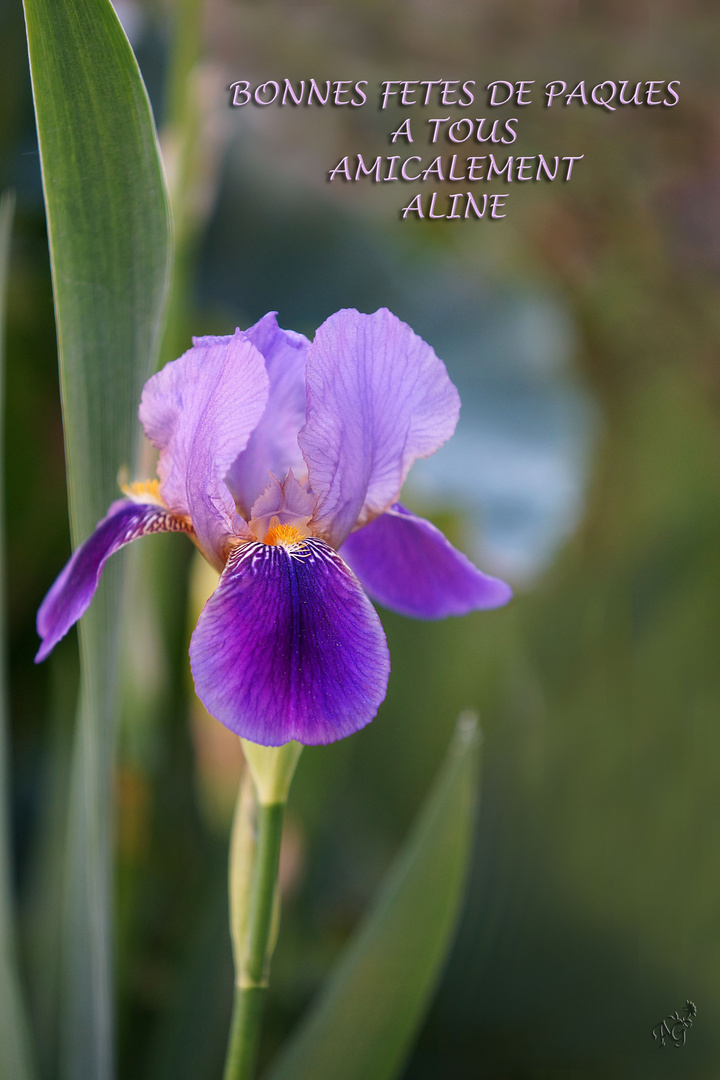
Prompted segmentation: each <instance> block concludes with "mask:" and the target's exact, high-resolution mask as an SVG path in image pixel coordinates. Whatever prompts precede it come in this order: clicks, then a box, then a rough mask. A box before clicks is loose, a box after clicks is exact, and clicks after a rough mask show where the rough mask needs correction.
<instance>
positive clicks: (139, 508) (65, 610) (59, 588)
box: [35, 499, 191, 663]
mask: <svg viewBox="0 0 720 1080" xmlns="http://www.w3.org/2000/svg"><path fill="white" fill-rule="evenodd" d="M190 531H191V530H190V527H189V525H187V524H186V523H185V522H183V521H181V520H180V519H179V518H176V517H174V516H173V515H172V514H171V513H169V512H168V511H167V510H166V509H165V508H164V507H162V506H158V505H157V504H155V503H152V504H151V503H136V502H128V501H125V500H122V499H121V500H119V501H118V502H115V503H113V505H112V506H111V507H110V510H109V512H108V515H107V517H105V518H103V520H102V521H101V522H100V524H99V525H98V527H97V528H96V529H95V532H94V533H93V534H92V536H90V537H89V538H88V539H87V540H86V541H85V543H84V544H81V546H80V547H79V548H78V549H77V551H76V552H75V553H74V555H73V556H72V558H71V559H70V561H69V562H68V563H67V565H66V566H65V568H64V570H63V571H62V572H61V573H60V575H59V577H58V578H57V580H56V582H55V584H54V585H53V586H52V588H51V589H50V591H49V593H48V594H47V596H46V597H45V599H44V600H43V602H42V604H41V605H40V610H39V611H38V614H37V631H38V634H39V635H40V637H41V638H42V645H41V646H40V648H39V649H38V652H37V656H36V657H35V662H36V663H39V662H40V661H41V660H44V659H45V657H46V656H48V654H49V653H50V652H52V650H53V649H54V648H55V646H56V645H57V643H58V641H60V639H61V638H63V637H65V635H66V634H67V632H68V630H69V629H70V627H71V626H73V625H74V624H75V623H76V622H77V621H78V619H79V618H80V616H81V615H83V614H84V613H85V611H87V608H88V606H89V604H90V601H91V600H92V598H93V595H94V593H95V590H96V589H97V587H98V583H99V581H100V575H101V574H102V569H103V566H104V565H105V563H106V562H107V560H108V559H109V558H110V556H111V555H113V554H114V553H115V552H116V551H119V550H120V548H121V547H124V546H125V544H129V543H130V542H131V541H132V540H137V539H139V537H141V536H147V535H149V534H150V533H156V532H190Z"/></svg>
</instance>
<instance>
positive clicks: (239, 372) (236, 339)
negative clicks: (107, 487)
mask: <svg viewBox="0 0 720 1080" xmlns="http://www.w3.org/2000/svg"><path fill="white" fill-rule="evenodd" d="M267 395H268V376H267V373H266V371H265V363H264V361H263V358H262V355H261V354H260V352H258V350H257V349H256V348H255V346H254V345H253V344H252V343H251V342H250V341H248V340H247V339H246V338H245V336H244V335H243V334H241V333H240V331H239V330H238V331H237V332H236V333H235V335H234V336H233V337H226V338H198V339H197V341H196V344H195V345H194V347H193V348H192V349H190V350H189V351H188V352H186V353H184V354H183V356H181V357H180V359H179V360H173V361H171V363H169V364H166V365H165V367H164V368H163V369H162V370H161V371H159V372H158V373H157V375H153V377H152V378H151V379H149V380H148V382H147V383H146V384H145V389H144V390H143V395H142V401H141V403H140V421H141V423H142V425H143V427H144V429H145V434H146V435H147V437H148V438H149V439H150V442H151V443H152V444H153V446H156V447H157V448H158V450H159V451H160V461H159V462H158V475H159V477H160V491H161V492H162V496H163V498H164V499H165V502H166V503H167V505H168V507H169V508H170V510H172V511H175V512H177V513H181V514H186V515H188V516H189V517H190V519H191V520H192V523H193V528H194V529H195V533H196V536H197V539H198V543H199V544H200V547H201V548H202V550H203V552H204V554H205V555H206V556H207V558H208V559H209V560H210V561H211V562H212V563H213V564H214V565H215V566H216V567H217V568H218V569H221V568H222V565H223V561H224V559H223V556H224V552H223V544H224V541H225V539H226V537H227V536H228V535H230V534H232V533H234V532H235V533H237V532H238V528H239V522H238V519H237V514H236V511H235V503H234V501H233V498H232V495H231V494H230V492H229V490H228V488H227V486H226V484H225V477H226V476H227V473H228V471H229V469H230V466H231V465H232V463H233V462H234V461H235V459H236V458H237V456H238V454H240V452H241V451H242V450H244V449H245V447H246V446H247V444H248V440H249V438H250V435H251V434H252V432H253V430H254V428H255V427H256V426H257V424H258V422H259V420H260V417H261V416H262V414H263V410H264V408H265V403H266V401H267Z"/></svg>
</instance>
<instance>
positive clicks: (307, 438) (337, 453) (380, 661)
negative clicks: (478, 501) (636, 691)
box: [36, 309, 511, 746]
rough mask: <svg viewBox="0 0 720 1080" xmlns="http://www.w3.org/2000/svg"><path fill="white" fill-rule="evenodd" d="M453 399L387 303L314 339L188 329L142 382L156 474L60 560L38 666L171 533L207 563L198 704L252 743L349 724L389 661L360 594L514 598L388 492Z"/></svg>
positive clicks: (368, 706)
mask: <svg viewBox="0 0 720 1080" xmlns="http://www.w3.org/2000/svg"><path fill="white" fill-rule="evenodd" d="M459 410H460V399H459V397H458V393H457V390H456V389H455V387H454V386H453V384H452V383H451V381H450V379H449V377H448V374H447V371H446V370H445V365H444V364H443V363H442V361H441V360H439V359H438V358H437V356H436V355H435V353H434V352H433V350H432V348H431V347H430V346H429V345H427V344H426V343H425V342H424V341H423V340H422V339H421V338H419V337H418V336H417V335H416V334H415V333H414V332H413V331H412V330H411V329H410V327H409V326H407V325H406V324H405V323H403V322H401V321H400V320H399V319H398V318H396V317H395V316H394V315H392V314H391V313H390V312H389V311H387V310H385V309H381V310H379V311H376V312H375V314H374V315H363V314H360V313H359V312H357V311H353V310H344V311H339V312H337V313H336V314H335V315H332V316H331V317H330V318H329V319H327V320H326V322H324V323H323V324H322V326H321V327H320V328H319V330H318V331H317V334H316V335H315V339H314V341H313V342H312V343H311V342H310V341H308V339H307V338H306V337H304V336H303V335H302V334H297V333H294V332H292V331H290V330H282V329H281V328H280V327H279V326H278V324H277V320H276V317H275V313H270V314H268V315H266V316H265V317H264V318H262V319H261V320H260V321H259V322H258V323H256V324H255V325H254V326H252V327H251V328H250V329H249V330H247V331H245V332H244V333H243V332H241V331H240V330H237V331H236V332H235V334H234V335H232V336H229V337H201V338H195V339H193V347H192V348H191V349H190V350H189V351H188V352H186V353H185V354H184V355H183V356H181V357H180V359H179V360H175V361H173V362H171V363H169V364H167V365H166V366H165V367H164V368H163V369H162V370H161V371H160V372H158V373H157V374H156V375H154V376H153V377H152V378H151V379H150V380H149V381H148V382H147V383H146V384H145V388H144V390H143V394H142V400H141V404H140V421H141V423H142V425H143V428H144V430H145V434H146V435H147V437H148V439H149V440H150V442H151V443H152V444H153V446H154V447H156V448H157V450H158V451H159V460H158V469H157V472H158V479H156V480H150V481H148V482H144V483H136V484H132V485H129V486H127V487H125V488H124V489H123V491H124V494H125V498H124V499H121V500H118V501H117V502H114V503H113V504H112V506H111V507H110V510H109V512H108V514H107V517H105V518H104V519H103V520H102V521H101V522H100V524H99V525H98V526H97V528H96V530H95V532H94V533H93V534H92V536H91V537H90V538H89V539H88V540H86V541H85V543H84V544H83V545H82V546H81V547H80V548H78V550H77V551H76V552H75V554H74V555H73V556H72V558H71V559H70V561H69V562H68V564H67V566H66V567H65V569H64V570H63V571H62V573H61V574H60V576H59V578H58V579H57V581H56V582H55V584H54V585H53V587H52V588H51V590H50V592H49V593H48V595H47V597H46V598H45V600H44V601H43V604H42V606H41V608H40V611H39V613H38V620H37V626H38V633H39V634H40V637H41V638H42V645H41V647H40V650H39V652H38V654H37V657H36V659H37V660H38V661H39V660H42V659H44V658H45V657H46V656H47V655H48V653H49V652H50V651H51V650H52V649H53V648H54V646H55V645H56V644H57V642H58V641H59V640H60V639H61V638H62V637H63V636H64V635H65V634H66V633H67V632H68V630H69V629H70V627H71V626H72V625H73V624H74V623H75V622H77V620H78V619H79V618H80V616H81V615H82V614H83V612H84V611H85V610H86V608H87V607H88V605H89V603H90V601H91V599H92V596H93V593H94V592H95V589H96V588H97V585H98V582H99V580H100V575H101V572H102V568H103V565H104V564H105V561H106V560H107V559H108V558H109V556H110V555H112V554H113V553H114V552H116V551H118V550H119V549H120V548H121V547H123V546H124V545H125V544H127V543H129V542H130V541H131V540H136V539H138V538H139V537H141V536H146V535H147V534H148V533H157V532H184V533H187V535H188V536H189V537H190V538H191V539H192V540H193V542H194V543H195V544H196V545H197V547H198V548H199V549H200V551H201V552H202V554H203V555H204V556H205V558H206V559H207V560H208V561H209V562H210V563H211V564H212V565H213V566H214V567H215V569H216V570H217V571H218V572H219V574H220V579H219V582H218V585H217V588H216V590H215V592H214V593H213V595H212V596H211V597H210V599H209V600H208V602H207V604H206V605H205V608H204V609H203V611H202V614H201V615H200V618H199V621H198V624H197V627H196V629H195V631H194V633H193V636H192V640H191V644H190V663H191V667H192V673H193V678H194V681H195V688H196V691H197V693H198V696H199V697H200V699H201V701H202V702H203V704H204V705H205V707H206V708H207V710H208V711H209V712H210V713H211V714H212V715H213V716H215V717H217V719H218V720H220V721H221V722H222V723H223V724H225V726H226V727H228V728H230V729H231V730H232V731H234V732H236V733H238V734H239V735H242V736H244V737H245V738H247V739H250V740H251V741H252V742H256V743H262V744H264V745H266V746H279V745H281V744H283V743H286V742H288V741H289V740H290V739H295V740H297V741H298V742H300V743H304V744H307V745H313V744H317V743H328V742H332V741H334V740H335V739H340V738H343V737H344V736H346V735H349V734H351V733H352V732H354V731H357V730H359V729H360V728H362V727H364V726H365V724H367V723H369V721H370V720H372V719H373V717H374V716H375V714H376V712H377V710H378V707H379V705H380V703H381V702H382V700H383V698H384V697H385V693H386V689H387V681H388V676H389V671H390V659H389V654H388V648H387V643H386V640H385V635H384V633H383V629H382V626H381V623H380V620H379V618H378V616H377V613H376V612H375V609H374V608H373V606H372V604H371V603H370V600H369V599H368V595H367V594H369V595H370V596H371V597H372V598H373V599H374V600H376V601H378V602H379V603H380V604H383V605H385V606H386V607H389V608H392V609H393V610H395V611H398V612H401V613H402V614H404V615H410V616H415V617H419V618H425V619H439V618H444V617H445V616H447V615H463V614H465V613H466V612H469V611H472V610H474V609H477V608H493V607H497V606H499V605H501V604H504V603H506V602H507V600H508V599H509V598H510V595H511V592H510V589H509V587H508V586H507V585H506V584H505V583H504V582H502V581H499V580H497V579H496V578H492V577H488V576H487V575H486V574H483V573H481V572H480V570H478V569H477V568H476V567H475V566H473V564H472V563H471V562H470V561H469V560H468V559H467V558H466V557H465V556H464V555H463V554H461V553H460V552H459V551H457V550H456V549H455V548H453V547H452V545H451V544H450V543H449V542H448V541H447V540H446V539H445V537H444V536H443V534H442V533H441V532H440V531H439V530H438V529H436V528H435V526H434V525H432V524H431V523H430V522H429V521H426V520H424V519H423V518H420V517H417V516H416V515H415V514H412V513H411V512H410V511H409V510H406V509H405V508H404V507H403V506H401V505H400V503H398V502H397V499H398V496H399V493H400V488H401V487H402V484H403V481H404V480H405V477H406V475H407V473H408V470H409V469H410V466H411V465H412V463H413V461H415V459H416V458H419V457H427V456H428V455H430V454H432V453H433V452H434V451H435V450H437V448H438V447H439V446H441V445H442V443H444V442H445V441H446V440H447V439H448V438H449V437H450V436H451V435H452V433H453V431H454V430H455V425H456V423H457V419H458V414H459ZM338 552H340V553H338Z"/></svg>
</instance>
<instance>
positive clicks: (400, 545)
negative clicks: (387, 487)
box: [342, 503, 512, 619]
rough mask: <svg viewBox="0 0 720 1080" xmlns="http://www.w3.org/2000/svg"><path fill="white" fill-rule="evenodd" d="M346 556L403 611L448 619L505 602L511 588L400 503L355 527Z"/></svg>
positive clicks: (364, 580)
mask: <svg viewBox="0 0 720 1080" xmlns="http://www.w3.org/2000/svg"><path fill="white" fill-rule="evenodd" d="M342 556H343V558H344V559H345V560H346V561H347V562H348V563H349V565H350V566H351V567H352V569H353V570H354V571H355V573H356V574H357V576H358V578H359V580H360V582H361V584H362V585H363V586H364V587H365V588H366V589H367V591H368V592H369V593H370V595H371V596H372V598H373V599H374V600H377V602H378V603H379V604H383V605H384V606H385V607H388V608H392V609H393V611H398V612H400V614H401V615H410V616H414V617H415V618H419V619H444V618H445V617H446V616H447V615H466V614H467V613H468V612H469V611H475V610H476V609H478V608H495V607H500V606H501V605H502V604H506V603H507V602H508V600H509V599H510V598H511V596H512V589H511V588H510V586H509V585H506V584H505V582H504V581H500V580H499V579H498V578H494V577H489V576H488V575H487V574H483V573H482V572H481V571H480V570H478V569H477V567H476V566H473V564H472V563H471V562H470V560H469V559H468V558H466V557H465V555H463V554H462V552H460V551H458V550H457V549H456V548H454V547H453V546H452V544H451V543H450V542H449V540H446V538H445V537H444V536H443V534H442V533H441V532H440V530H439V529H436V528H435V526H434V525H433V524H432V523H431V522H430V521H426V520H425V518H421V517H416V516H415V515H414V514H411V513H410V511H409V510H406V509H405V508H404V507H403V506H400V504H399V503H395V505H394V506H393V508H392V510H391V511H390V512H389V513H386V514H382V515H381V517H379V518H376V519H375V521H372V522H371V523H370V524H369V525H366V526H365V527H364V528H363V529H358V531H357V532H354V533H351V535H350V536H348V538H347V540H346V541H345V543H344V545H343V548H342Z"/></svg>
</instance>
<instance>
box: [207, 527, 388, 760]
mask: <svg viewBox="0 0 720 1080" xmlns="http://www.w3.org/2000/svg"><path fill="white" fill-rule="evenodd" d="M190 665H191V667H192V673H193V677H194V679H195V689H196V690H197V694H198V697H199V698H200V700H201V701H202V702H203V704H204V705H205V707H206V708H207V710H208V712H210V713H211V714H212V715H213V716H214V717H216V718H217V719H218V720H220V721H221V722H222V723H223V724H224V725H225V726H226V727H228V728H230V729H231V731H235V732H237V734H238V735H242V736H243V737H244V738H246V739H250V741H251V742H256V743H262V744H264V745H265V746H280V745H282V743H286V742H288V741H289V740H290V739H296V740H297V741H298V742H301V743H304V744H306V745H308V746H311V745H315V744H318V743H329V742H333V741H334V740H335V739H342V738H344V736H346V735H350V734H352V732H354V731H358V730H359V729H360V728H362V727H364V726H365V724H367V723H369V722H370V720H372V718H373V717H374V716H375V714H376V712H377V710H378V707H379V705H380V703H381V701H382V700H383V698H384V697H385V692H386V689H387V681H388V675H389V673H390V657H389V654H388V647H387V643H386V641H385V634H384V633H383V628H382V626H381V625H380V620H379V618H378V616H377V614H376V612H375V610H374V608H373V606H372V604H371V603H370V601H369V600H368V598H367V597H366V596H365V594H364V592H363V591H362V589H361V587H360V585H359V583H358V581H357V579H356V578H355V575H354V574H353V573H352V572H351V571H350V570H349V569H348V567H347V566H345V564H344V563H343V561H342V559H341V558H340V556H339V555H338V554H337V553H336V552H335V551H333V549H332V548H331V547H329V545H328V544H326V543H325V542H324V541H322V540H318V539H308V540H306V541H304V543H303V545H302V547H301V548H300V547H299V548H297V549H295V550H287V549H286V548H284V547H283V546H281V545H268V544H260V543H257V544H252V543H251V544H245V545H242V546H241V547H238V548H236V549H235V551H234V552H233V553H232V554H231V556H230V558H229V559H228V562H227V565H226V567H225V570H224V572H223V574H222V577H221V578H220V583H219V585H218V587H217V589H216V590H215V592H214V593H213V595H212V596H211V597H210V599H209V600H208V602H207V604H206V605H205V608H204V610H203V612H202V614H201V616H200V619H199V621H198V624H197V628H196V630H195V633H194V634H193V637H192V642H191V644H190Z"/></svg>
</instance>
